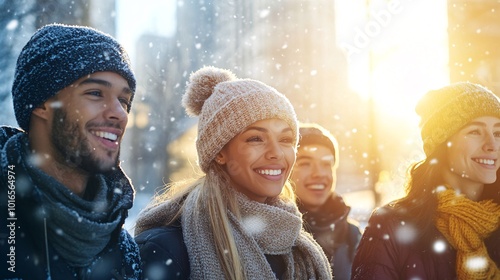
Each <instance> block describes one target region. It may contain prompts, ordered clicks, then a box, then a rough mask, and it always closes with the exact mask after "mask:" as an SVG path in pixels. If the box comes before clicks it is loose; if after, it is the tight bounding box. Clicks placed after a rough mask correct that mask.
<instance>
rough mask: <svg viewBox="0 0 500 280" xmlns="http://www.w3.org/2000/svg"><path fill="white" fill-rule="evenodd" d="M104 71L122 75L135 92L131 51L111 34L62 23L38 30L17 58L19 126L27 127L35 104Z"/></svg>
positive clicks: (14, 90)
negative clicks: (80, 80) (75, 82)
mask: <svg viewBox="0 0 500 280" xmlns="http://www.w3.org/2000/svg"><path fill="white" fill-rule="evenodd" d="M101 71H110V72H115V73H117V74H119V75H121V76H122V77H123V78H125V80H127V82H128V85H129V87H130V89H131V91H132V93H134V92H135V88H136V80H135V76H134V73H133V72H132V68H131V65H130V59H129V57H128V54H127V53H126V51H125V50H124V48H123V47H122V46H121V45H120V44H119V43H118V42H117V41H116V40H115V39H114V38H112V37H111V36H110V35H108V34H105V33H103V32H101V31H98V30H96V29H93V28H90V27H84V26H69V25H63V24H49V25H46V26H44V27H42V28H40V29H39V30H37V31H36V32H35V34H33V36H32V37H31V39H30V40H29V41H28V43H27V44H26V45H25V46H24V48H23V49H22V51H21V54H20V55H19V57H18V59H17V65H16V71H15V75H14V83H13V85H12V99H13V102H14V112H15V115H16V119H17V122H18V124H19V126H20V127H21V128H22V129H23V130H25V131H28V129H29V122H30V118H31V112H32V111H33V109H34V108H36V107H37V106H39V105H40V104H42V103H43V102H45V101H46V100H47V99H49V98H50V97H52V96H54V95H55V94H56V93H57V92H59V91H60V90H62V89H64V88H65V87H67V86H69V85H71V83H73V82H74V81H76V80H78V79H79V78H81V77H83V76H85V75H89V74H92V73H95V72H101ZM132 97H133V96H132ZM129 109H130V108H129Z"/></svg>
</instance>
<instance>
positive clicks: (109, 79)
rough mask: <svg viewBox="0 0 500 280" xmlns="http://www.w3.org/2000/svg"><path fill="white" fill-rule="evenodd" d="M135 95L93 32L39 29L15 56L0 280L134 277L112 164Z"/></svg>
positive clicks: (124, 201)
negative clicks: (14, 124) (12, 119)
mask: <svg viewBox="0 0 500 280" xmlns="http://www.w3.org/2000/svg"><path fill="white" fill-rule="evenodd" d="M135 88H136V80H135V77H134V73H133V71H132V69H131V65H130V60H129V58H128V55H127V53H126V52H125V50H124V49H123V47H122V46H121V45H120V44H119V43H118V42H117V41H116V40H115V39H114V38H112V37H111V36H109V35H108V34H105V33H102V32H100V31H98V30H95V29H93V28H89V27H83V26H68V25H62V24H50V25H46V26H44V27H42V28H40V29H39V30H37V31H36V32H35V34H34V35H33V36H32V37H31V39H30V40H29V41H28V43H27V44H26V45H25V46H24V48H23V49H22V51H21V54H20V55H19V58H18V60H17V66H16V71H15V78H14V84H13V86H12V98H13V103H14V111H15V115H16V119H17V122H18V124H19V127H20V128H14V127H7V126H1V127H0V171H1V172H0V213H1V214H0V215H1V216H0V218H1V219H2V221H3V223H5V222H6V224H7V226H2V227H0V249H1V252H0V255H1V257H0V262H1V263H2V265H1V266H0V267H1V269H0V278H1V279H65V280H66V279H139V278H140V277H141V268H140V259H139V254H138V248H137V245H136V244H135V242H134V240H133V238H132V237H131V236H130V235H129V233H128V232H127V231H126V230H125V229H123V224H124V221H125V219H126V218H127V215H128V210H129V209H130V208H131V207H132V203H133V197H134V189H133V187H132V185H131V182H130V179H129V178H128V177H127V176H126V175H125V174H124V172H123V171H122V169H121V167H120V164H119V152H120V142H121V140H122V138H123V134H124V132H125V127H126V125H127V120H128V112H129V111H130V106H131V102H132V99H133V96H134V93H135Z"/></svg>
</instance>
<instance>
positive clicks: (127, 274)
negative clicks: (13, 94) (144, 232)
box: [0, 127, 141, 280]
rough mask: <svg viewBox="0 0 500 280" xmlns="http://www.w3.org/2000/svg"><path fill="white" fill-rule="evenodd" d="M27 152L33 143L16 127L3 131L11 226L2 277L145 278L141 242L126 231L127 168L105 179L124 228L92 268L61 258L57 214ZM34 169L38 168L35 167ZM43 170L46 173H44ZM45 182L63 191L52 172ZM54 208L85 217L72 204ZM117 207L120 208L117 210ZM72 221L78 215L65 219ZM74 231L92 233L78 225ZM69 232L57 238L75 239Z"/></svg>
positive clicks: (1, 237)
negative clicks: (52, 234) (53, 226)
mask: <svg viewBox="0 0 500 280" xmlns="http://www.w3.org/2000/svg"><path fill="white" fill-rule="evenodd" d="M27 153H29V152H28V140H27V135H26V134H25V133H24V132H22V131H19V130H17V129H14V128H11V127H0V171H1V172H0V219H1V220H2V221H3V222H2V225H4V224H5V222H7V227H6V226H2V227H0V262H1V263H2V265H1V266H0V267H1V269H0V279H52V280H56V279H64V280H68V279H92V280H94V279H103V280H104V279H106V280H109V279H139V278H140V277H141V275H140V272H141V270H140V258H139V251H138V247H137V244H136V243H135V242H134V240H133V238H132V237H131V236H130V235H129V234H128V233H127V232H126V231H125V230H124V229H122V226H123V222H124V220H125V218H126V217H127V213H128V209H129V208H130V207H132V200H133V189H132V186H131V185H130V181H129V179H128V178H127V177H126V176H125V175H124V174H123V172H122V171H121V169H118V170H117V171H116V172H113V173H110V174H108V175H106V176H104V175H102V176H104V177H102V178H105V179H104V182H105V183H106V184H108V186H109V187H110V188H108V189H107V195H106V197H108V198H109V200H108V201H110V205H108V207H109V208H107V209H108V210H109V209H112V211H114V212H112V214H111V216H113V217H120V218H119V219H118V220H117V221H118V225H117V226H116V227H115V228H114V229H111V236H110V238H109V241H108V242H107V245H104V249H102V251H100V253H98V254H97V256H95V257H94V258H92V260H91V262H90V264H89V265H87V266H84V267H75V266H72V265H69V264H68V262H67V260H65V259H64V258H63V257H61V256H62V254H60V252H58V251H57V250H56V249H55V248H54V246H53V245H54V244H53V243H52V242H51V239H50V238H48V236H49V234H48V229H49V226H48V225H49V223H52V221H53V220H52V218H53V217H54V215H52V216H51V215H49V214H48V213H49V212H48V211H47V207H46V204H45V203H43V202H42V200H43V199H42V198H44V197H43V196H45V197H47V193H45V192H43V191H41V188H40V186H39V184H38V183H35V182H40V180H38V178H33V177H32V176H31V177H30V175H29V174H32V173H30V172H28V168H27V166H28V165H30V164H31V163H28V162H26V160H24V159H23V158H25V157H24V156H21V154H23V155H26V154H27ZM26 158H29V157H26ZM29 168H30V170H33V165H32V164H31V165H30V167H29ZM37 172H40V173H37V174H45V173H43V172H42V171H41V170H39V169H38V171H37ZM44 180H45V182H49V185H48V187H50V188H55V186H58V187H60V186H59V185H57V184H60V183H59V182H57V181H56V180H55V179H53V178H52V177H50V176H48V175H46V174H45V175H44ZM50 182H53V183H50ZM89 182H95V181H92V180H91V181H89ZM100 182H102V181H100ZM91 184H92V183H89V186H87V188H88V189H89V188H92V187H93V186H94V185H91ZM101 185H103V184H102V183H101V184H100V186H101ZM102 189H103V190H105V188H102ZM68 193H70V192H68ZM70 194H71V193H70ZM45 199H46V198H45ZM51 199H52V198H51ZM117 201H118V202H117ZM115 202H116V203H115ZM53 204H54V205H59V207H60V208H59V209H60V212H61V214H60V215H61V216H63V215H64V214H62V213H66V212H70V213H71V214H73V213H78V214H79V213H81V212H78V211H79V209H74V208H72V205H67V204H63V203H60V204H59V203H58V202H57V201H55V202H54V203H53ZM111 204H113V205H118V206H117V207H115V208H112V205H111ZM108 210H103V212H99V213H105V211H108ZM110 211H111V210H110ZM56 212H57V211H56ZM7 213H8V215H7ZM52 213H54V212H52ZM91 213H92V212H91ZM67 217H72V215H69V216H65V218H67ZM82 217H83V216H82ZM82 219H83V218H82ZM85 219H86V218H85ZM85 222H87V220H85ZM103 222H105V221H104V220H103ZM81 223H82V220H80V219H78V221H76V222H75V224H76V225H79V224H81ZM91 223H93V222H91ZM97 223H99V222H97ZM98 226H99V225H98ZM73 229H75V230H76V231H81V232H86V231H85V230H84V228H81V229H79V228H78V226H76V227H73ZM68 232H71V230H70V228H68V229H67V230H61V232H60V233H57V234H60V235H61V236H63V235H64V234H67V235H69V234H68ZM89 234H92V232H89ZM62 240H66V239H62ZM105 240H106V239H105ZM105 244H106V243H105ZM89 248H90V244H89V246H86V245H83V246H81V247H78V248H75V249H76V250H75V251H76V252H80V251H81V252H85V251H86V250H88V249H89ZM87 252H88V251H87ZM77 255H78V254H77Z"/></svg>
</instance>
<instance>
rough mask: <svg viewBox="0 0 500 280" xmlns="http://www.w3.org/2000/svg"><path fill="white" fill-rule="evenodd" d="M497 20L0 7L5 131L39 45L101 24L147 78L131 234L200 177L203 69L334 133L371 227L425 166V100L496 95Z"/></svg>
mask: <svg viewBox="0 0 500 280" xmlns="http://www.w3.org/2000/svg"><path fill="white" fill-rule="evenodd" d="M498 13H500V1H494V0H474V1H472V0H469V1H467V0H448V1H446V0H420V1H412V0H399V1H398V0H371V1H370V0H335V1H333V0H306V1H304V0H275V1H274V0H273V1H265V0H143V1H135V0H105V1H101V0H19V1H16V0H0V65H1V67H0V123H2V124H8V125H13V126H16V125H17V124H16V122H15V118H14V114H13V110H12V100H11V97H10V94H11V93H10V90H11V85H12V80H13V75H14V67H15V62H16V58H17V55H18V54H19V52H20V50H21V48H22V46H23V45H24V44H25V43H26V42H27V41H28V39H29V37H30V36H31V34H32V33H33V32H34V31H35V30H36V29H37V28H39V27H41V26H42V25H44V24H48V23H53V22H59V23H66V24H79V25H87V26H92V27H95V28H97V29H99V30H102V31H104V32H107V33H109V34H111V35H113V36H115V37H116V38H117V39H118V40H119V41H120V42H122V43H124V45H125V47H126V48H127V50H128V52H129V54H130V56H131V58H132V64H133V67H134V70H135V73H136V76H137V79H138V89H137V93H136V98H135V99H134V104H133V106H132V111H131V113H130V116H129V125H128V128H127V133H126V135H125V139H124V142H123V143H122V154H121V160H122V166H123V168H124V169H125V171H126V173H127V174H128V175H129V177H130V178H131V180H132V182H133V184H134V186H135V189H136V201H135V205H134V208H133V209H132V211H131V213H130V214H131V216H130V219H129V221H128V222H127V226H128V227H131V225H133V222H134V219H135V215H137V213H138V211H140V209H142V208H143V207H144V206H145V205H146V204H147V203H148V202H149V200H150V199H151V196H152V195H153V194H154V193H155V192H156V191H158V190H159V189H160V188H161V187H162V186H163V185H164V184H166V183H169V182H170V181H171V180H177V179H182V178H186V177H196V176H199V174H200V173H199V171H198V169H197V167H196V151H195V150H194V141H195V138H196V121H197V120H196V119H195V118H189V117H187V116H186V114H185V113H184V109H183V108H182V106H181V96H182V94H183V93H184V89H185V85H186V81H187V80H188V78H189V74H190V73H191V72H193V71H195V70H197V69H198V68H200V67H202V66H204V65H214V66H218V67H223V68H227V69H231V70H232V71H233V72H234V73H235V74H236V75H237V76H239V77H241V78H253V79H257V80H261V81H263V82H265V83H267V84H269V85H272V86H273V87H275V88H276V89H277V90H278V91H280V92H282V93H284V94H285V95H286V96H287V97H288V98H289V99H290V100H291V102H292V104H293V105H294V107H295V108H296V111H297V114H298V116H299V119H300V120H301V121H304V122H317V123H320V124H321V125H323V126H325V127H326V128H328V129H329V130H330V131H331V132H332V133H333V134H334V135H335V136H336V137H337V139H338V141H339V143H340V146H341V150H340V168H339V170H338V184H337V191H338V192H339V193H341V194H342V195H343V196H344V197H345V199H346V200H347V203H348V204H350V205H351V206H352V207H353V210H352V212H351V216H352V217H353V218H356V219H358V220H360V222H364V221H366V219H367V217H368V215H369V214H370V212H371V211H372V210H373V208H374V207H376V206H378V205H380V204H382V203H386V202H388V201H389V200H391V199H393V198H396V197H398V196H400V195H402V193H403V187H402V185H403V182H404V175H405V174H404V173H405V171H406V168H407V166H408V165H409V164H410V163H411V162H413V161H415V160H419V159H421V158H422V157H423V152H422V151H421V149H420V139H419V131H418V119H416V116H415V114H414V111H413V108H414V105H415V103H416V100H418V98H419V97H420V96H421V95H422V94H423V93H425V92H426V91H428V90H430V89H433V88H438V87H441V86H444V85H445V84H448V83H450V82H456V81H463V80H469V81H472V82H478V83H481V84H483V85H485V86H487V87H489V88H490V89H492V90H494V91H495V92H497V93H498V92H500V81H499V79H500V46H499V45H500V16H499V14H498Z"/></svg>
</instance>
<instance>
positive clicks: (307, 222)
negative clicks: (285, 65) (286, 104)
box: [290, 123, 361, 280]
mask: <svg viewBox="0 0 500 280" xmlns="http://www.w3.org/2000/svg"><path fill="white" fill-rule="evenodd" d="M299 134H300V140H299V147H298V150H297V161H296V162H295V165H294V168H293V171H292V175H291V176H290V178H291V180H292V183H293V185H294V188H295V193H296V195H297V204H298V205H299V209H300V211H301V212H302V214H303V216H302V217H303V220H304V227H305V229H306V230H307V231H309V232H310V233H312V235H313V236H314V238H315V239H316V241H317V242H318V243H319V245H321V247H322V248H323V251H324V252H325V254H326V256H327V257H328V259H329V260H330V264H331V266H332V270H333V273H334V277H335V279H340V280H344V279H350V276H351V266H352V260H353V258H354V253H355V249H356V246H357V245H358V243H359V240H360V238H361V232H360V230H359V227H358V226H357V224H355V223H354V222H353V221H350V220H349V219H348V215H349V212H350V210H351V208H350V207H349V206H347V205H346V204H345V203H344V201H343V199H342V197H341V196H340V195H338V194H337V193H336V192H335V187H336V183H337V168H338V165H339V146H338V143H337V140H336V139H335V138H334V137H333V136H332V135H331V133H330V132H328V131H327V130H326V129H325V128H323V127H322V126H320V125H318V124H314V123H313V124H304V123H302V124H300V128H299Z"/></svg>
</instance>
